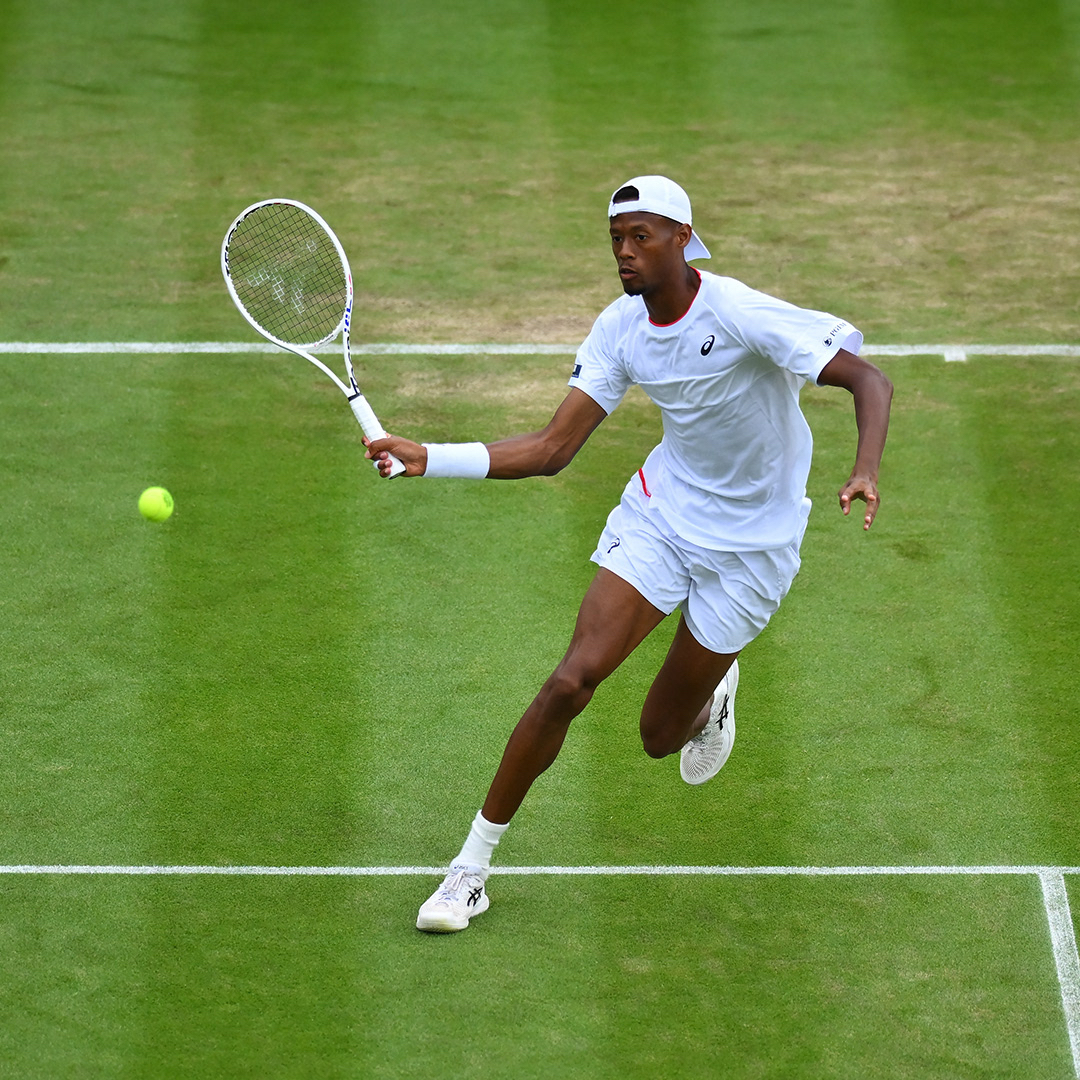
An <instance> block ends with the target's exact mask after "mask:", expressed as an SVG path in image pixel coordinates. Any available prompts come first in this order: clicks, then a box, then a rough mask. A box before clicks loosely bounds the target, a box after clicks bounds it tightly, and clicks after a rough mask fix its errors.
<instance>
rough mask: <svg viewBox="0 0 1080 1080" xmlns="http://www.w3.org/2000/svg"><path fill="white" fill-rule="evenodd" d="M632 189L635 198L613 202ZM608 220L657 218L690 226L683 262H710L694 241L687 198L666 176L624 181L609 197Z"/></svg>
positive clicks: (705, 250) (695, 240)
mask: <svg viewBox="0 0 1080 1080" xmlns="http://www.w3.org/2000/svg"><path fill="white" fill-rule="evenodd" d="M628 187H629V188H636V189H637V193H638V197H637V198H636V199H629V200H627V201H626V202H623V201H622V200H621V199H620V200H619V202H615V195H618V194H619V192H620V191H622V190H623V188H628ZM607 212H608V217H609V218H613V217H615V215H616V214H632V213H635V212H637V213H645V214H659V215H660V216H661V217H666V218H671V220H672V221H675V222H678V224H680V225H689V226H690V242H689V243H688V244H687V245H686V248H685V250H684V252H683V254H684V256H685V257H686V261H687V262H689V261H690V260H691V259H711V258H712V256H711V255H710V254H709V249H708V248H707V247H706V246H705V245H704V244H703V243H702V242H701V241H700V240H699V239H698V235H697V233H696V232H694V219H693V215H692V214H691V212H690V198H689V196H688V195H687V194H686V192H685V191H683V189H682V188H681V187H679V185H678V184H676V183H675V181H674V180H669V179H668V178H667V177H666V176H635V177H634V179H633V180H627V181H626V183H625V184H623V185H622V186H621V187H619V189H618V190H617V191H616V192H615V194H614V195H612V197H611V202H610V203H609V204H608V211H607Z"/></svg>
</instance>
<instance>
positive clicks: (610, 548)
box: [607, 536, 622, 555]
mask: <svg viewBox="0 0 1080 1080" xmlns="http://www.w3.org/2000/svg"><path fill="white" fill-rule="evenodd" d="M621 543H622V540H620V539H619V537H617V536H616V537H615V543H614V544H612V545H611V547H609V548H608V549H607V553H608V554H609V555H610V554H611V553H612V552H613V551H614V550H615V549H616V548H617V547H618V546H619V545H620V544H621Z"/></svg>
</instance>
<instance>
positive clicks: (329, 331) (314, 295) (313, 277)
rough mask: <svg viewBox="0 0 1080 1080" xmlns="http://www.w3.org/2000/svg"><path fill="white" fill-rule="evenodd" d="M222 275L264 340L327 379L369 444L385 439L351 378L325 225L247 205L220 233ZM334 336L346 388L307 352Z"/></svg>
mask: <svg viewBox="0 0 1080 1080" xmlns="http://www.w3.org/2000/svg"><path fill="white" fill-rule="evenodd" d="M221 272H222V274H223V275H224V277H225V284H226V286H227V287H228V290H229V295H230V296H231V297H232V298H233V302H234V303H235V304H236V306H237V307H238V308H239V309H240V314H241V315H243V316H244V318H245V319H247V321H248V322H249V323H251V325H252V326H254V327H255V329H256V330H258V331H259V333H260V334H262V336H263V337H264V338H266V339H267V340H269V341H272V342H273V343H274V344H275V345H280V346H281V347H282V348H283V349H288V350H289V352H293V353H296V355H297V356H302V357H303V358H304V359H305V360H310V361H311V363H313V364H314V365H315V366H316V367H317V368H318V369H319V370H320V371H323V372H325V373H326V374H327V375H329V376H330V378H331V379H333V380H334V383H335V384H336V385H337V387H338V389H339V390H341V392H342V393H343V394H344V395H345V397H346V398H347V399H348V402H349V405H350V406H351V407H352V411H353V415H354V416H355V417H356V419H357V420H358V421H359V423H360V426H361V427H362V428H363V429H364V434H365V435H366V436H367V437H368V438H369V439H385V438H386V432H385V431H384V430H383V426H382V424H380V423H379V421H378V419H377V418H376V416H375V413H374V412H373V411H372V408H371V406H370V405H369V404H368V402H367V399H366V398H365V397H364V395H363V394H362V393H361V392H360V387H359V386H358V385H357V383H356V375H355V374H354V373H353V366H352V356H351V355H350V352H349V322H350V320H351V318H352V306H353V284H352V273H351V271H350V270H349V260H348V259H346V258H345V251H344V250H343V248H342V246H341V244H340V242H339V241H338V238H337V237H336V236H335V235H334V231H333V230H332V229H331V228H330V226H329V225H327V224H326V222H325V221H323V219H322V218H321V217H320V216H319V215H318V214H317V213H315V211H314V210H312V209H311V207H310V206H305V205H304V204H303V203H300V202H296V201H294V200H293V199H265V200H263V201H262V202H257V203H254V204H253V205H251V206H249V207H248V208H247V209H246V210H245V211H244V212H243V213H242V214H240V216H239V217H238V218H237V219H236V220H235V221H234V222H233V223H232V225H231V226H229V231H228V232H227V233H226V234H225V239H224V240H223V241H222V243H221ZM339 333H340V334H341V348H342V353H343V354H344V357H345V371H346V373H347V374H348V380H349V381H348V382H347V383H345V382H342V380H341V379H339V378H338V377H337V375H336V374H335V373H334V372H333V371H332V370H331V369H330V368H329V367H327V365H326V364H324V363H323V362H322V361H321V360H320V359H319V358H318V357H317V356H315V355H314V354H313V353H312V352H311V351H310V350H313V349H316V348H318V347H319V346H320V345H325V344H326V343H327V342H330V341H333V340H334V338H336V337H337V336H338V334H339ZM391 460H392V461H393V467H392V468H391V470H390V475H391V476H398V475H400V474H401V473H403V472H404V471H405V466H404V465H403V464H402V463H401V462H400V461H399V460H398V459H397V458H391ZM373 464H374V463H373ZM377 467H378V466H377V465H376V468H377Z"/></svg>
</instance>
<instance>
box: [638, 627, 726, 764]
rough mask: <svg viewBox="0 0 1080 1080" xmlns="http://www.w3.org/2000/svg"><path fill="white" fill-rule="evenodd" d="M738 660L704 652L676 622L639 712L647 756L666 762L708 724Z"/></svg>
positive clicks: (643, 743) (707, 651)
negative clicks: (720, 690)
mask: <svg viewBox="0 0 1080 1080" xmlns="http://www.w3.org/2000/svg"><path fill="white" fill-rule="evenodd" d="M738 655H739V654H738V653H737V652H732V653H717V652H713V651H712V650H711V649H707V648H706V647H705V646H704V645H702V644H701V642H699V641H698V640H697V638H695V637H694V635H693V634H692V633H691V632H690V628H689V627H688V626H687V624H686V617H685V616H683V617H681V618H680V619H679V626H678V629H676V631H675V636H674V638H673V639H672V642H671V647H670V648H669V649H668V653H667V657H666V658H665V659H664V663H663V664H662V665H661V667H660V671H659V672H658V673H657V675H656V678H655V679H654V680H653V684H652V686H650V687H649V692H648V694H647V695H646V697H645V705H644V707H643V708H642V710H641V725H640V730H641V742H642V745H643V746H644V748H645V753H647V754H648V755H649V756H650V757H655V758H661V757H666V756H667V755H668V754H674V753H676V752H677V751H679V750H681V749H682V748H683V747H684V746H685V745H686V744H687V742H689V740H690V739H692V738H693V737H694V736H696V735H698V734H699V733H700V732H701V730H702V729H703V728H704V727H705V725H706V723H707V722H708V719H709V711H710V707H711V706H712V704H713V696H714V691H715V690H716V688H717V686H718V684H719V683H720V682H721V681H722V680H723V678H724V677H725V676H726V675H727V673H728V670H729V669H730V668H731V665H732V664H733V663H734V662H735V659H736V657H737V656H738Z"/></svg>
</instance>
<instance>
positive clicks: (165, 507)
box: [139, 487, 173, 521]
mask: <svg viewBox="0 0 1080 1080" xmlns="http://www.w3.org/2000/svg"><path fill="white" fill-rule="evenodd" d="M172 512H173V497H172V496H171V495H170V494H169V493H168V492H167V491H166V490H165V489H164V488H163V487H149V488H147V489H146V490H145V491H144V492H143V493H142V494H141V495H140V496H139V513H140V514H142V516H143V517H144V518H146V519H147V521H164V520H165V519H166V518H167V517H168V516H169V515H170V514H171V513H172Z"/></svg>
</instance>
